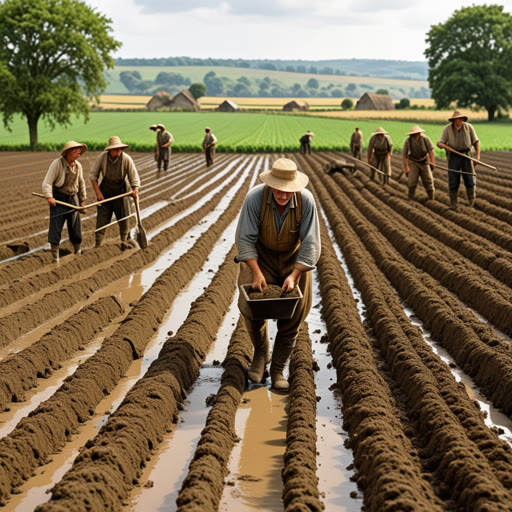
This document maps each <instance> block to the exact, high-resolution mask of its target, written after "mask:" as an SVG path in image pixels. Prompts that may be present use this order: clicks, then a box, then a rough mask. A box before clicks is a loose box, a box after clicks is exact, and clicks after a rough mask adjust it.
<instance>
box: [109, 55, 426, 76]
mask: <svg viewBox="0 0 512 512" xmlns="http://www.w3.org/2000/svg"><path fill="white" fill-rule="evenodd" d="M116 65H117V66H205V67H218V66H226V67H234V68H253V69H266V70H269V71H288V72H290V73H308V74H311V75H341V76H368V77H370V76H375V77H382V78H397V79H408V80H427V75H428V65H427V62H421V61H403V60H380V59H337V60H318V61H310V60H273V59H272V60H270V59H264V60H253V59H212V58H207V59H199V58H194V57H166V58H155V59H123V58H118V59H116Z"/></svg>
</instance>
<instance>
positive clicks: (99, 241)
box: [94, 230, 105, 247]
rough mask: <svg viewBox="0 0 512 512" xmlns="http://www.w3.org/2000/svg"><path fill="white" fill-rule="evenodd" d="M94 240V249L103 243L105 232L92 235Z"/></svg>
mask: <svg viewBox="0 0 512 512" xmlns="http://www.w3.org/2000/svg"><path fill="white" fill-rule="evenodd" d="M94 236H95V238H96V244H95V247H100V246H101V244H102V243H103V238H104V236H105V230H103V231H98V232H97V233H95V234H94Z"/></svg>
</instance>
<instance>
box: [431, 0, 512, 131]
mask: <svg viewBox="0 0 512 512" xmlns="http://www.w3.org/2000/svg"><path fill="white" fill-rule="evenodd" d="M426 41H427V49H426V50H425V56H426V57H427V59H428V64H429V68H430V69H429V73H428V80H429V84H430V88H431V89H432V97H433V98H434V100H435V102H436V104H437V106H438V108H448V107H449V106H450V104H451V103H452V102H455V104H456V105H457V106H458V107H465V108H469V107H473V108H474V107H477V108H478V107H480V108H485V109H486V110H487V114H488V119H489V121H492V120H493V119H494V116H495V114H496V111H497V110H498V109H499V108H507V107H508V106H509V105H511V104H512V65H511V63H512V16H511V15H510V14H509V13H507V12H504V9H503V6H501V5H476V6H472V7H463V8H462V9H459V10H457V11H455V12H454V13H453V14H452V16H451V17H450V18H449V19H448V20H447V21H446V22H445V23H440V24H438V25H433V26H432V27H431V28H430V31H429V32H428V33H427V40H426Z"/></svg>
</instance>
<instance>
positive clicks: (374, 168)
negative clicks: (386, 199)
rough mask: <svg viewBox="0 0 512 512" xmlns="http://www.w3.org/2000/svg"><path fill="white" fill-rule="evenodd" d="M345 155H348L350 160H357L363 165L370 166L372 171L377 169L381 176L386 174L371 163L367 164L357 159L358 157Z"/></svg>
mask: <svg viewBox="0 0 512 512" xmlns="http://www.w3.org/2000/svg"><path fill="white" fill-rule="evenodd" d="M345 156H348V157H349V158H352V160H355V161H356V162H359V163H361V164H363V165H366V166H368V167H370V169H373V170H374V171H377V172H378V173H379V174H382V175H383V176H387V174H386V173H385V172H382V171H381V170H380V169H377V167H374V166H373V165H372V164H369V163H367V162H365V161H363V160H359V159H358V158H354V157H353V156H351V155H345Z"/></svg>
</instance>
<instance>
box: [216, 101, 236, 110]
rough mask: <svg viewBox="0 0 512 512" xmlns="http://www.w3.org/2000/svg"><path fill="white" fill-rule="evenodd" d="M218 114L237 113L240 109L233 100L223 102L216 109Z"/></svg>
mask: <svg viewBox="0 0 512 512" xmlns="http://www.w3.org/2000/svg"><path fill="white" fill-rule="evenodd" d="M217 110H218V111H219V112H238V111H239V110H240V107H239V106H238V105H237V104H236V103H235V102H234V101H233V100H224V101H223V102H222V103H221V104H220V105H219V106H218V107H217Z"/></svg>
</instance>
